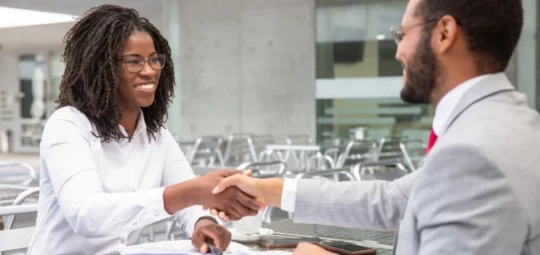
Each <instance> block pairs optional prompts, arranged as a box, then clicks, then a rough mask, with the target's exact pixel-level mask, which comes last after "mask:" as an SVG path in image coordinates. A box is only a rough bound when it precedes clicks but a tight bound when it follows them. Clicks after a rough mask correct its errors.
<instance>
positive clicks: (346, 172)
mask: <svg viewBox="0 0 540 255" xmlns="http://www.w3.org/2000/svg"><path fill="white" fill-rule="evenodd" d="M328 176H331V177H332V180H334V181H342V179H341V178H340V176H343V177H345V180H346V181H356V178H355V177H354V175H353V174H352V173H351V170H350V169H330V170H322V171H317V172H308V173H300V174H298V175H296V177H295V179H297V180H298V179H320V178H322V179H328Z"/></svg>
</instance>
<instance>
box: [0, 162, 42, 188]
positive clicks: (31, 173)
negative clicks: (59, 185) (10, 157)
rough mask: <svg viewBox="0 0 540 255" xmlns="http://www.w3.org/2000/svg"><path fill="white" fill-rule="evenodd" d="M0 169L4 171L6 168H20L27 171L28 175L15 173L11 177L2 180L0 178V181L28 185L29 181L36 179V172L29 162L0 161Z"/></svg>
mask: <svg viewBox="0 0 540 255" xmlns="http://www.w3.org/2000/svg"><path fill="white" fill-rule="evenodd" d="M0 169H3V170H0V171H4V170H6V169H9V170H16V169H22V170H24V172H27V173H28V176H21V175H18V174H17V175H16V176H14V177H11V178H4V179H3V180H0V182H1V183H11V184H20V185H26V186H28V185H30V184H31V183H34V182H37V179H38V173H37V171H36V170H35V169H34V167H32V166H31V165H30V164H28V163H26V162H22V161H0Z"/></svg>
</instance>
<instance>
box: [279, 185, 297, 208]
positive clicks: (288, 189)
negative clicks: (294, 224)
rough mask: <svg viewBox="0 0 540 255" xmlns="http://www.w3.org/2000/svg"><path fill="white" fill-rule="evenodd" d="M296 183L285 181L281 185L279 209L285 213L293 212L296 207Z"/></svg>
mask: <svg viewBox="0 0 540 255" xmlns="http://www.w3.org/2000/svg"><path fill="white" fill-rule="evenodd" d="M297 187H298V181H296V180H295V179H285V180H284V183H283V192H282V194H281V209H282V210H284V211H287V212H291V213H293V212H294V207H295V205H296V188H297Z"/></svg>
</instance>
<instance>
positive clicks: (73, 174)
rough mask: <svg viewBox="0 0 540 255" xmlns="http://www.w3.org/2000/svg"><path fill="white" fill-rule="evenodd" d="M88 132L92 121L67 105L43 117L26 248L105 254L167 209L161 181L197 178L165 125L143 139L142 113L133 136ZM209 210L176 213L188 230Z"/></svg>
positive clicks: (134, 237) (131, 238) (34, 251)
mask: <svg viewBox="0 0 540 255" xmlns="http://www.w3.org/2000/svg"><path fill="white" fill-rule="evenodd" d="M120 130H121V131H122V132H123V133H124V135H126V136H127V134H126V133H125V130H124V128H123V127H122V126H120ZM92 132H94V133H97V131H96V129H95V126H94V125H92V124H91V123H90V121H89V120H88V118H86V116H85V115H84V114H82V113H81V112H79V111H78V110H77V109H75V108H73V107H63V108H60V109H58V110H56V111H55V112H54V113H53V115H52V116H51V117H50V118H49V120H48V121H47V124H46V126H45V129H44V131H43V136H42V141H41V144H40V154H41V155H40V156H41V169H40V173H41V174H40V188H41V189H40V194H39V204H38V217H37V223H36V231H35V233H34V236H33V238H32V240H31V243H30V247H29V249H28V253H29V254H103V253H107V252H111V251H116V250H120V249H121V248H122V247H124V246H126V245H131V244H136V243H137V242H138V241H139V235H140V232H141V230H142V228H143V227H145V226H147V225H149V224H152V223H154V222H157V221H160V220H163V219H166V218H168V217H170V216H171V215H169V214H168V213H167V212H166V211H165V209H164V205H163V191H164V189H165V188H164V187H165V186H168V185H172V184H176V183H179V182H183V181H186V180H189V179H192V178H194V177H195V175H194V173H193V170H192V169H191V167H190V165H189V163H188V162H187V160H186V158H185V156H184V154H183V153H182V151H181V150H180V148H179V146H178V145H177V143H176V141H175V140H174V138H173V137H172V135H171V134H170V132H169V131H168V130H167V129H162V130H161V131H160V132H159V133H157V134H156V140H153V139H152V140H149V139H148V138H149V137H148V135H147V133H146V125H145V121H144V118H143V117H142V112H141V117H140V118H139V122H138V123H137V128H136V130H135V133H134V135H133V138H132V139H131V141H128V140H127V139H123V140H121V141H120V142H117V141H115V140H113V141H111V142H108V143H105V142H101V140H100V139H99V138H97V137H95V136H94V135H93V134H92ZM187 195H189V194H187ZM208 215H209V214H208V213H207V212H204V211H203V210H202V208H201V207H200V206H194V207H189V208H186V209H184V210H182V211H180V212H178V213H177V214H176V215H175V217H176V218H177V219H178V220H179V224H180V226H181V227H182V229H183V230H184V232H185V233H186V235H188V236H190V237H191V235H192V233H193V229H194V226H195V223H196V222H197V220H198V219H199V218H200V217H203V216H208Z"/></svg>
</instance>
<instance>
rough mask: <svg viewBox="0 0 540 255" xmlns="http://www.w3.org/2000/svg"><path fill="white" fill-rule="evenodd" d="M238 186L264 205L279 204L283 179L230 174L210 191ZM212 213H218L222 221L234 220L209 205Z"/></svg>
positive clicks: (227, 214) (219, 190)
mask: <svg viewBox="0 0 540 255" xmlns="http://www.w3.org/2000/svg"><path fill="white" fill-rule="evenodd" d="M235 188H238V189H240V190H241V191H243V192H245V193H247V194H248V195H250V196H251V197H253V198H255V199H257V200H258V201H260V202H262V203H263V204H265V205H271V206H274V207H280V206H281V194H282V191H283V179H255V178H251V177H248V176H246V175H241V174H237V175H232V176H230V177H227V178H224V179H222V180H221V181H220V182H219V184H218V185H217V186H216V188H215V189H214V190H213V191H212V192H213V193H214V194H220V193H222V192H227V191H228V190H230V189H235ZM210 208H211V209H212V210H211V213H212V214H213V215H219V217H220V218H221V219H223V220H224V221H231V220H235V219H234V216H233V215H230V214H229V213H227V212H226V211H223V210H220V209H219V208H215V207H210Z"/></svg>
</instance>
